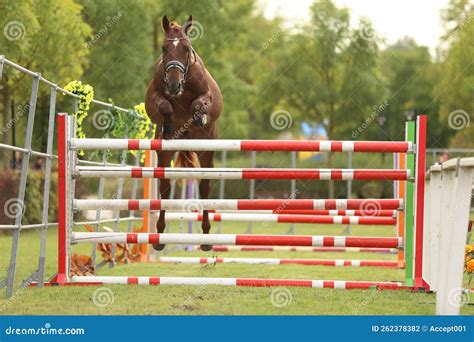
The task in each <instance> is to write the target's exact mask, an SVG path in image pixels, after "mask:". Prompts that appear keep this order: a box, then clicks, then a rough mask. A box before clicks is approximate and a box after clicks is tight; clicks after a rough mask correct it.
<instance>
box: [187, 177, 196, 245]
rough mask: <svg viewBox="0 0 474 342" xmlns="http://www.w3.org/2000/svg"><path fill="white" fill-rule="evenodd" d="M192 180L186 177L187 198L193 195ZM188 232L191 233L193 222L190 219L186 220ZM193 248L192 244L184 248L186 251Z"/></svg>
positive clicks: (191, 197)
mask: <svg viewBox="0 0 474 342" xmlns="http://www.w3.org/2000/svg"><path fill="white" fill-rule="evenodd" d="M193 183H194V182H193V180H192V179H188V180H187V182H186V184H187V188H188V192H187V198H188V199H193V196H194V191H193V190H194V184H193ZM188 233H189V234H192V233H193V222H192V221H189V222H188ZM192 249H193V246H191V245H188V246H186V250H187V251H191V250H192Z"/></svg>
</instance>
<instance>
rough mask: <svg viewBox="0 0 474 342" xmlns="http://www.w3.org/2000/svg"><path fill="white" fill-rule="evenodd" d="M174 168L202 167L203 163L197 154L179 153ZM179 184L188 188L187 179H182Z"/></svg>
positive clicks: (189, 152)
mask: <svg viewBox="0 0 474 342" xmlns="http://www.w3.org/2000/svg"><path fill="white" fill-rule="evenodd" d="M174 167H201V163H200V162H199V158H198V156H197V154H196V152H191V151H179V152H178V155H177V156H176V162H175V164H174ZM179 183H180V184H181V186H186V179H184V178H183V179H181V180H180V181H179Z"/></svg>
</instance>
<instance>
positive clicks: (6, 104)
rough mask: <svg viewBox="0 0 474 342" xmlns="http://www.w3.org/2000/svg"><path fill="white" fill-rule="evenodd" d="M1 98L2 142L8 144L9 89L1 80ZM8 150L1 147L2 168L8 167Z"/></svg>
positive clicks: (6, 168)
mask: <svg viewBox="0 0 474 342" xmlns="http://www.w3.org/2000/svg"><path fill="white" fill-rule="evenodd" d="M2 93H3V99H2V143H3V144H6V145H8V144H9V143H10V142H9V138H10V129H11V127H10V124H11V123H10V99H11V95H10V89H9V88H8V86H7V84H6V82H3V91H2ZM10 153H11V152H10V151H9V150H7V149H2V160H3V170H8V169H9V168H10Z"/></svg>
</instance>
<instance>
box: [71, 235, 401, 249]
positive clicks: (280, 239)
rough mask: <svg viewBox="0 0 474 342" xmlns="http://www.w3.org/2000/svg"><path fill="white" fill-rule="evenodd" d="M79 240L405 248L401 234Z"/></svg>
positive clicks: (91, 239)
mask: <svg viewBox="0 0 474 342" xmlns="http://www.w3.org/2000/svg"><path fill="white" fill-rule="evenodd" d="M72 239H73V242H76V243H133V244H137V243H150V244H182V245H188V244H189V245H191V244H192V245H196V244H199V245H240V246H245V245H257V246H314V247H382V248H401V247H402V243H403V241H402V239H401V238H398V237H371V236H370V237H369V236H318V235H313V236H304V235H300V236H299V235H240V234H173V233H167V234H158V233H108V232H106V233H83V232H74V233H72Z"/></svg>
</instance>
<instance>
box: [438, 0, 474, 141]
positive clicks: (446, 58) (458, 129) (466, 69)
mask: <svg viewBox="0 0 474 342" xmlns="http://www.w3.org/2000/svg"><path fill="white" fill-rule="evenodd" d="M442 19H443V22H444V25H445V29H446V34H445V35H444V40H443V44H442V46H441V48H440V68H441V69H442V77H441V79H440V82H439V84H438V86H437V87H436V89H435V91H434V94H433V95H434V97H435V98H438V99H439V101H440V103H441V106H440V120H441V121H440V125H441V126H445V127H447V129H448V130H450V131H451V132H452V133H453V134H454V133H455V134H456V135H455V138H454V140H453V142H452V145H453V146H457V147H461V146H462V147H472V146H473V144H474V103H473V102H472V94H473V88H472V85H473V84H474V65H473V63H472V58H473V56H474V42H473V37H474V6H473V5H472V3H471V2H469V1H465V0H451V1H450V2H449V4H448V6H447V8H446V10H445V11H443V16H442Z"/></svg>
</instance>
